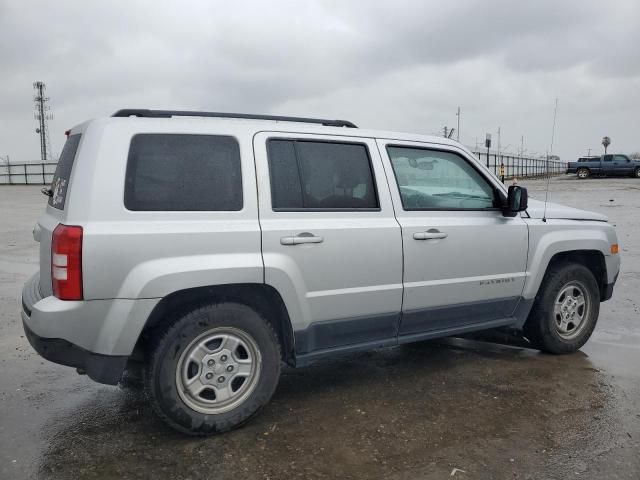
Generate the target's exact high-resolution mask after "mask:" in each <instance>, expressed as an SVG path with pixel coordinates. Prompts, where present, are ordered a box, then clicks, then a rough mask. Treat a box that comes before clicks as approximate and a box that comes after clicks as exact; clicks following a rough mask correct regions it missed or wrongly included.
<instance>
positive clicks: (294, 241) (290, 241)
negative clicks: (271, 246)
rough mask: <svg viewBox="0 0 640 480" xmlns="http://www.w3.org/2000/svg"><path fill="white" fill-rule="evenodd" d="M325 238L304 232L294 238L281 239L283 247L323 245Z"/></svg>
mask: <svg viewBox="0 0 640 480" xmlns="http://www.w3.org/2000/svg"><path fill="white" fill-rule="evenodd" d="M323 241H324V238H322V237H318V236H316V235H314V234H313V233H309V232H302V233H299V234H298V235H295V236H293V237H282V238H281V239H280V244H281V245H300V244H303V243H322V242H323Z"/></svg>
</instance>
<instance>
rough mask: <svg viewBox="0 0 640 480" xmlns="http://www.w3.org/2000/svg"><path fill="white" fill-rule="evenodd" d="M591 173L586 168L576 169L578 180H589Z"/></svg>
mask: <svg viewBox="0 0 640 480" xmlns="http://www.w3.org/2000/svg"><path fill="white" fill-rule="evenodd" d="M590 175H591V172H590V171H589V169H588V168H579V169H578V178H583V179H584V178H589V176H590Z"/></svg>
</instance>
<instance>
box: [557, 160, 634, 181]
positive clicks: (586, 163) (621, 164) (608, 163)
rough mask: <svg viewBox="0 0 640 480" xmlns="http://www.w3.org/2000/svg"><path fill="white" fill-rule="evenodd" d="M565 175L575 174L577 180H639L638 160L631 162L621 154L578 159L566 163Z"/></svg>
mask: <svg viewBox="0 0 640 480" xmlns="http://www.w3.org/2000/svg"><path fill="white" fill-rule="evenodd" d="M567 173H575V174H577V175H578V178H583V179H584V178H589V177H591V176H609V177H613V176H621V177H628V176H633V177H636V178H640V160H633V159H631V158H629V157H628V156H627V155H621V154H607V155H602V156H600V157H580V158H579V159H578V161H577V162H569V163H567Z"/></svg>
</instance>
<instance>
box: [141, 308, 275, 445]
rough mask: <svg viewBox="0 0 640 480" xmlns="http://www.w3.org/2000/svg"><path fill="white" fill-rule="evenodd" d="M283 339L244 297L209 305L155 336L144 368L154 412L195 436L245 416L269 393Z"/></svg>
mask: <svg viewBox="0 0 640 480" xmlns="http://www.w3.org/2000/svg"><path fill="white" fill-rule="evenodd" d="M279 377H280V346H279V343H278V339H277V336H276V334H275V332H274V331H273V328H272V327H271V325H270V324H269V323H268V322H267V321H266V320H265V319H263V318H262V317H261V316H260V315H259V314H258V313H257V312H256V311H254V310H252V309H251V308H249V307H247V306H246V305H242V304H238V303H228V302H225V303H218V304H212V305H207V306H204V307H201V308H198V309H196V310H193V311H192V312H189V313H187V314H185V315H183V316H182V317H181V318H179V319H178V320H177V321H176V322H175V323H173V324H172V325H171V326H170V327H169V328H167V329H166V330H165V331H164V332H163V333H161V334H160V335H158V336H157V337H156V341H155V342H154V344H153V346H152V352H151V355H150V358H149V362H148V365H147V370H146V374H145V387H146V391H147V395H148V397H149V399H150V401H151V404H152V406H153V408H154V410H155V411H156V413H157V414H158V415H159V416H160V417H161V418H162V419H163V420H164V421H165V422H166V423H168V424H169V425H170V426H171V427H173V428H174V429H176V430H178V431H180V432H183V433H187V434H190V435H207V434H212V433H216V432H223V431H226V430H230V429H232V428H234V427H237V426H239V425H241V424H242V423H244V422H246V421H247V420H248V419H249V418H251V417H252V416H253V415H255V414H256V413H257V412H258V411H259V410H260V409H261V408H262V407H263V406H264V405H265V404H266V403H267V402H268V401H269V399H270V398H271V395H272V394H273V392H274V391H275V388H276V386H277V383H278V379H279Z"/></svg>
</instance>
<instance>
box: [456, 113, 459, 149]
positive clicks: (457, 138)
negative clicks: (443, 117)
mask: <svg viewBox="0 0 640 480" xmlns="http://www.w3.org/2000/svg"><path fill="white" fill-rule="evenodd" d="M456 117H458V133H457V134H456V140H458V141H460V107H458V113H456Z"/></svg>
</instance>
